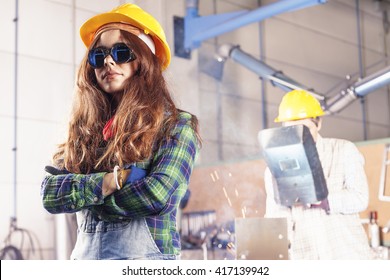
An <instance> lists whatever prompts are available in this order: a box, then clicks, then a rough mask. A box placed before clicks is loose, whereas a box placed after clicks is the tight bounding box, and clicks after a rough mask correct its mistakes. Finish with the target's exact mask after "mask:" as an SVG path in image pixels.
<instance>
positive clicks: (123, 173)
mask: <svg viewBox="0 0 390 280" xmlns="http://www.w3.org/2000/svg"><path fill="white" fill-rule="evenodd" d="M130 172H131V169H122V170H119V171H118V177H119V178H116V179H115V177H114V173H113V172H110V173H107V174H106V175H104V178H103V186H102V193H103V196H104V197H106V196H109V195H110V194H112V193H114V192H115V191H117V190H118V186H117V180H118V183H119V184H120V187H123V185H124V183H125V182H126V180H127V177H128V176H129V175H130Z"/></svg>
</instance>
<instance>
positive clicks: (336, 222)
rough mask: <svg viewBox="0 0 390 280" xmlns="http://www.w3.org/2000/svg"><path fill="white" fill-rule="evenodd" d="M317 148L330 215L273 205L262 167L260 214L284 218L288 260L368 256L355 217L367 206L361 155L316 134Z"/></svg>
mask: <svg viewBox="0 0 390 280" xmlns="http://www.w3.org/2000/svg"><path fill="white" fill-rule="evenodd" d="M316 147H317V150H318V154H319V158H320V161H321V165H322V168H323V171H324V176H325V179H326V183H327V187H328V192H329V194H328V201H329V207H330V213H329V215H328V214H326V212H325V211H324V210H322V209H319V208H304V207H302V206H293V207H291V208H288V207H285V206H281V205H278V204H277V203H276V202H275V199H274V195H273V193H274V191H273V188H274V183H275V181H274V180H273V177H272V174H271V172H270V170H269V169H268V168H267V169H266V171H265V188H266V192H267V205H266V214H265V216H266V217H286V218H287V221H288V234H289V239H290V243H291V248H290V259H312V260H313V259H328V260H337V259H351V260H352V259H372V257H373V254H372V251H371V249H370V247H369V243H368V238H367V235H366V233H365V231H364V228H363V226H362V224H361V221H360V217H359V212H361V211H363V210H365V209H366V207H367V205H368V183H367V177H366V174H365V171H364V158H363V156H362V155H361V154H360V152H359V151H358V149H357V148H356V146H355V145H354V144H353V143H352V142H349V141H346V140H342V139H333V138H322V137H321V136H319V135H318V138H317V142H316Z"/></svg>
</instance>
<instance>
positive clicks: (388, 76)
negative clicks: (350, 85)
mask: <svg viewBox="0 0 390 280" xmlns="http://www.w3.org/2000/svg"><path fill="white" fill-rule="evenodd" d="M389 83H390V66H388V67H386V68H384V69H382V70H380V71H378V72H376V73H374V74H372V75H369V76H367V77H365V78H364V79H362V80H360V81H358V82H357V83H356V84H355V85H354V91H355V93H356V95H357V96H359V97H362V96H365V95H367V94H368V93H370V92H372V91H374V90H376V89H378V88H380V87H383V86H385V85H387V84H389Z"/></svg>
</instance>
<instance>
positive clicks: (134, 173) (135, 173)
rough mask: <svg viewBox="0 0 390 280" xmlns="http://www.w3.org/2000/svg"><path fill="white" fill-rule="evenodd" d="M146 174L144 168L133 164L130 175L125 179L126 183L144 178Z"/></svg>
mask: <svg viewBox="0 0 390 280" xmlns="http://www.w3.org/2000/svg"><path fill="white" fill-rule="evenodd" d="M146 174H147V173H146V170H145V169H142V168H139V167H137V166H135V165H132V166H131V172H130V175H129V176H128V177H127V179H126V183H133V182H135V181H137V180H140V179H142V178H145V177H146Z"/></svg>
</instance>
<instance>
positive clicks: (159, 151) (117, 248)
mask: <svg viewBox="0 0 390 280" xmlns="http://www.w3.org/2000/svg"><path fill="white" fill-rule="evenodd" d="M80 35H81V38H82V40H83V42H84V44H85V46H86V47H87V52H86V54H85V57H84V59H83V60H82V62H81V65H80V67H79V71H78V75H77V81H76V93H75V100H74V104H73V110H72V115H71V120H70V123H69V130H68V136H67V140H66V141H65V142H64V143H62V144H61V145H59V149H58V151H57V152H56V154H55V155H54V156H53V165H52V166H47V167H46V171H47V172H48V175H47V176H46V177H45V178H44V180H43V182H42V201H43V205H44V207H45V209H47V210H48V211H49V212H50V213H74V212H75V213H76V215H77V222H78V233H77V241H76V245H75V247H74V249H73V252H72V255H71V258H72V259H177V258H179V256H180V237H179V233H178V230H177V228H176V218H175V217H176V212H177V210H178V207H179V204H180V201H181V199H182V197H183V196H184V195H185V193H186V190H187V188H188V182H189V177H190V175H191V172H192V169H193V166H194V161H195V158H196V156H197V153H198V150H199V147H200V144H201V140H200V137H199V134H198V122H197V118H196V117H195V116H194V115H192V114H190V113H188V112H184V111H182V110H180V109H178V108H177V107H176V106H175V104H174V102H173V100H172V97H171V95H170V93H169V91H168V89H167V86H166V82H165V80H164V77H163V74H162V71H163V70H164V69H166V68H167V67H168V65H169V63H170V58H171V55H170V50H169V46H168V44H167V42H166V39H165V34H164V31H163V29H162V27H161V26H160V24H159V23H158V22H157V21H156V19H155V18H153V17H152V16H151V15H150V14H148V13H146V12H145V11H144V10H142V9H141V8H140V7H138V6H136V5H132V4H124V5H121V6H119V7H117V8H115V9H113V10H112V11H109V12H106V13H102V14H99V15H96V16H94V17H92V18H90V19H89V20H87V21H86V22H85V23H84V24H83V25H82V26H81V28H80Z"/></svg>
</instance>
